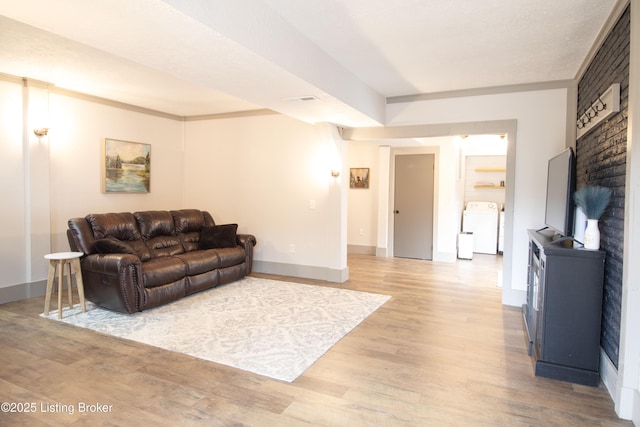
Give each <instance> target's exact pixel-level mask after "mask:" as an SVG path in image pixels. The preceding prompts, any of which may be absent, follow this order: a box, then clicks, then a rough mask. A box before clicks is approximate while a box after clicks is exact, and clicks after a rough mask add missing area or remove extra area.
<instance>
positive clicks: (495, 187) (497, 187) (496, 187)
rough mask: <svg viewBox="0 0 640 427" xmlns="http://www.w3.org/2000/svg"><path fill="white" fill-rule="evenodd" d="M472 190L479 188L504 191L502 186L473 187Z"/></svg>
mask: <svg viewBox="0 0 640 427" xmlns="http://www.w3.org/2000/svg"><path fill="white" fill-rule="evenodd" d="M473 188H481V189H483V190H504V186H502V185H474V186H473Z"/></svg>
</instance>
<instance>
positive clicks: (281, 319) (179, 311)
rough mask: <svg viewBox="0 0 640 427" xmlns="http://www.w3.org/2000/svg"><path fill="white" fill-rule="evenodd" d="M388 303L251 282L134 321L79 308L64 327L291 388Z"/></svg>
mask: <svg viewBox="0 0 640 427" xmlns="http://www.w3.org/2000/svg"><path fill="white" fill-rule="evenodd" d="M389 298H390V297H389V296H388V295H380V294H373V293H366V292H358V291H351V290H345V289H336V288H328V287H322V286H312V285H303V284H299V283H290V282H281V281H276V280H269V279H261V278H255V277H246V278H244V279H243V280H241V281H238V282H234V283H230V284H228V285H224V286H220V287H218V288H214V289H211V290H209V291H205V292H200V293H198V294H195V295H192V296H190V297H187V298H183V299H181V300H179V301H176V302H174V303H171V304H168V305H165V306H162V307H158V308H155V309H152V310H148V311H144V312H141V313H136V314H133V315H129V314H122V313H116V312H112V311H109V310H105V309H102V308H99V307H97V306H95V305H93V304H91V303H88V305H87V313H82V312H81V311H80V308H79V306H78V304H76V305H75V307H74V308H73V309H72V310H69V308H68V307H67V308H66V309H65V310H64V311H63V318H62V320H61V321H62V322H65V323H69V324H71V325H75V326H80V327H83V328H88V329H92V330H94V331H98V332H102V333H104V334H108V335H113V336H117V337H120V338H125V339H129V340H133V341H138V342H141V343H145V344H149V345H153V346H156V347H160V348H164V349H167V350H171V351H176V352H180V353H184V354H188V355H191V356H195V357H199V358H201V359H205V360H210V361H212V362H216V363H221V364H224V365H227V366H232V367H235V368H239V369H243V370H245V371H250V372H254V373H257V374H260V375H266V376H268V377H271V378H275V379H278V380H282V381H287V382H291V381H294V380H295V379H296V378H298V376H300V375H301V374H302V373H303V372H304V371H305V370H306V369H307V368H308V367H309V366H311V365H312V364H313V363H314V362H315V361H316V360H317V359H318V358H320V357H321V356H322V355H323V354H324V353H326V352H327V351H328V350H329V349H330V348H331V347H332V346H333V345H334V344H335V343H337V342H338V341H340V339H342V337H344V336H345V335H346V334H347V333H349V331H351V330H352V329H353V328H355V327H356V326H357V325H358V324H359V323H360V322H362V321H363V320H364V319H366V318H367V317H368V316H369V315H370V314H371V313H373V312H374V311H375V310H376V309H378V307H380V306H381V305H382V304H384V303H385V302H386V301H387V300H388V299H389ZM41 316H43V317H46V318H48V319H53V320H58V311H57V310H54V311H51V312H50V313H49V315H47V316H45V315H44V314H42V315H41Z"/></svg>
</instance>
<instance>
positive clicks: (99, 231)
mask: <svg viewBox="0 0 640 427" xmlns="http://www.w3.org/2000/svg"><path fill="white" fill-rule="evenodd" d="M85 219H86V220H87V222H88V223H89V225H90V226H91V230H92V231H93V237H94V239H95V240H96V241H97V240H102V239H107V238H109V239H113V240H116V241H122V242H123V243H124V244H125V245H127V246H128V247H130V248H131V250H132V251H133V252H134V253H135V254H136V255H138V257H139V258H140V259H141V260H142V261H146V260H148V259H149V258H150V257H151V254H150V253H149V250H148V249H147V246H146V245H145V243H144V242H143V241H142V239H141V234H140V229H139V228H138V223H137V222H136V219H135V217H134V216H133V215H132V214H131V213H129V212H122V213H106V214H90V215H87V216H86V217H85ZM94 246H95V245H94ZM95 251H97V250H96V248H95V247H94V248H93V251H92V252H95Z"/></svg>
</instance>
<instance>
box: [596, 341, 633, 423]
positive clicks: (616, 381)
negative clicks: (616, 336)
mask: <svg viewBox="0 0 640 427" xmlns="http://www.w3.org/2000/svg"><path fill="white" fill-rule="evenodd" d="M600 378H601V379H602V384H604V386H605V388H606V389H607V391H608V392H609V396H611V399H612V400H613V404H614V406H615V410H616V414H617V415H618V416H619V417H620V418H622V419H623V420H632V421H633V424H634V425H640V392H638V390H635V389H630V388H628V387H623V385H622V382H621V379H620V377H619V374H618V369H617V368H616V367H615V365H614V364H613V362H612V361H611V359H609V356H607V354H606V353H605V352H604V350H603V349H602V348H600Z"/></svg>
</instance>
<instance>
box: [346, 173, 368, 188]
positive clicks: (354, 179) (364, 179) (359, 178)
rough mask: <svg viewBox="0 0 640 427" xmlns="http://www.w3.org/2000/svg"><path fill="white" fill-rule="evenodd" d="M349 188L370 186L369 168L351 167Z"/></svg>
mask: <svg viewBox="0 0 640 427" xmlns="http://www.w3.org/2000/svg"><path fill="white" fill-rule="evenodd" d="M349 188H364V189H367V188H369V168H350V169H349Z"/></svg>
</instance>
